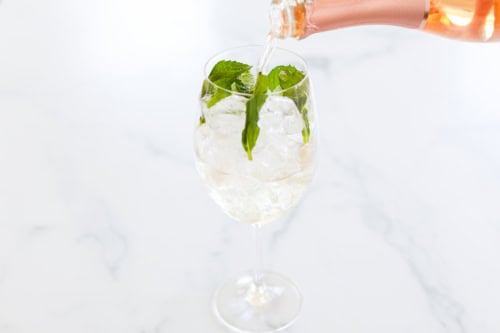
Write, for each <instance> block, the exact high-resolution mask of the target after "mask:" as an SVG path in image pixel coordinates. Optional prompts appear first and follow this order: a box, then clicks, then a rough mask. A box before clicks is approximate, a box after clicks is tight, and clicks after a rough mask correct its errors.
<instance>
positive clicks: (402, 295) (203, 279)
mask: <svg viewBox="0 0 500 333" xmlns="http://www.w3.org/2000/svg"><path fill="white" fill-rule="evenodd" d="M267 10H268V1H267V0H259V1H250V0H247V1H230V0H213V1H195V0H182V1H178V2H175V3H174V2H173V1H168V0H167V1H160V0H145V1H132V0H89V1H63V0H46V1H34V0H16V1H14V0H2V1H1V2H0V332H1V333H32V332H37V333H59V332H61V333H63V332H72V333H87V332H92V333H101V332H102V333H111V332H113V333H114V332H120V333H165V332H169V333H170V332H175V333H177V332H182V333H184V332H189V333H191V332H193V333H195V332H196V333H199V332H207V333H208V332H225V330H224V329H223V328H222V327H221V326H220V325H219V324H218V323H217V321H216V320H215V319H214V317H213V315H212V312H211V309H210V300H211V297H212V293H213V291H214V290H215V288H216V287H217V286H218V285H219V284H220V283H221V282H222V281H224V280H225V279H226V278H228V277H230V276H232V275H233V274H236V273H238V272H240V271H242V270H245V269H247V268H249V267H250V265H251V264H252V253H253V252H252V248H251V247H252V242H251V233H250V227H249V226H247V225H243V224H239V223H236V222H233V221H231V220H230V219H229V218H228V217H226V216H225V215H224V214H223V213H222V212H221V210H220V209H219V208H218V207H217V206H216V205H215V204H214V203H213V202H212V201H211V200H210V198H209V196H208V194H207V192H206V191H205V189H204V188H203V186H202V184H201V183H200V180H199V177H198V175H197V174H196V171H195V169H194V162H193V153H192V130H193V128H194V121H195V119H196V115H197V113H198V100H197V98H198V95H199V91H200V85H201V82H202V80H203V67H204V63H205V61H206V60H207V59H208V58H209V57H210V56H212V55H213V54H214V53H216V52H218V51H220V50H222V49H225V48H229V47H232V46H239V45H243V44H248V43H263V42H264V39H265V34H266V31H267V27H268V21H267ZM280 45H281V46H282V47H286V48H289V49H292V50H295V51H296V52H298V53H300V54H301V55H303V56H304V57H305V59H306V60H307V61H308V62H309V64H310V70H311V77H312V80H313V83H314V88H315V97H316V106H317V112H318V115H319V117H320V124H319V125H320V127H321V147H320V149H321V160H320V166H319V170H318V175H317V177H316V179H315V182H314V184H313V186H312V188H311V190H310V191H309V193H308V195H307V196H306V197H305V198H304V200H303V201H302V203H301V204H300V206H299V207H298V208H297V209H296V210H294V211H293V212H292V213H291V214H290V215H289V216H288V217H286V218H284V219H282V220H280V221H277V222H275V223H274V224H272V225H269V226H268V227H266V229H265V230H267V233H266V235H267V236H266V243H265V244H266V245H265V246H266V264H267V266H268V267H270V268H271V269H274V270H277V271H280V272H284V273H286V274H287V275H288V276H290V277H292V278H293V279H294V280H295V281H296V282H297V283H298V284H299V286H300V288H301V290H302V292H303V294H304V297H305V303H304V308H303V312H302V315H301V317H300V319H299V320H298V321H297V323H296V325H295V326H294V327H293V328H291V329H289V330H288V331H287V332H290V333H298V332H301V333H302V332H349V333H365V332H383V333H400V332H405V333H423V332H425V333H438V332H439V333H455V332H457V333H465V332H467V333H469V332H471V333H497V332H499V330H500V315H499V310H500V282H499V281H500V259H499V256H500V99H499V96H500V44H489V45H484V44H471V43H463V42H457V41H450V40H447V39H444V38H440V37H436V36H432V35H428V34H424V33H421V32H418V31H410V30H404V29H399V28H393V27H357V28H349V29H343V30H339V31H334V32H328V33H323V34H318V35H316V36H311V37H310V38H308V39H306V40H303V41H300V42H297V41H286V42H281V43H280Z"/></svg>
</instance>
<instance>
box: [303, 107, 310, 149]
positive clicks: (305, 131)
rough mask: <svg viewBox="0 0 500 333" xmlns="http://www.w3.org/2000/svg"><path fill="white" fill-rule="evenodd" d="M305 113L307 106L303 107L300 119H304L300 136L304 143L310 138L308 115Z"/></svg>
mask: <svg viewBox="0 0 500 333" xmlns="http://www.w3.org/2000/svg"><path fill="white" fill-rule="evenodd" d="M307 113H308V110H307V108H303V109H302V119H303V120H304V128H303V129H302V138H303V139H304V143H309V140H310V139H311V128H310V126H309V117H308V116H307Z"/></svg>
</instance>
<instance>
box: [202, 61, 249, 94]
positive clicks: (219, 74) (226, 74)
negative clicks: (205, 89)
mask: <svg viewBox="0 0 500 333" xmlns="http://www.w3.org/2000/svg"><path fill="white" fill-rule="evenodd" d="M250 68H252V66H250V65H247V64H244V63H241V62H238V61H233V60H221V61H219V62H218V63H216V64H215V66H214V68H212V70H211V71H210V74H209V75H208V79H209V80H210V81H212V82H214V83H216V81H218V80H220V79H227V78H232V80H233V81H235V80H236V78H237V77H238V76H240V75H241V74H243V73H245V72H248V71H249V70H250ZM224 88H228V87H224Z"/></svg>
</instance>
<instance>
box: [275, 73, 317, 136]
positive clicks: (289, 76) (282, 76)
mask: <svg viewBox="0 0 500 333" xmlns="http://www.w3.org/2000/svg"><path fill="white" fill-rule="evenodd" d="M268 77H269V89H271V90H272V91H280V90H286V89H288V90H286V91H284V92H283V93H282V95H283V96H286V97H289V98H290V99H292V100H293V102H294V103H295V105H296V106H297V109H298V110H299V112H300V113H301V114H302V119H303V120H304V129H303V130H302V137H303V139H304V143H308V142H309V139H310V137H311V129H310V127H309V117H308V115H307V113H308V110H307V108H306V107H305V105H306V102H307V99H308V98H309V96H308V91H309V81H304V82H303V83H302V84H301V85H300V86H298V87H297V88H294V89H289V88H291V87H293V86H295V85H297V84H299V83H300V82H301V81H302V80H304V77H305V74H304V72H302V71H300V70H298V69H297V68H295V67H294V66H290V65H289V66H277V67H275V68H273V70H271V72H269V74H268Z"/></svg>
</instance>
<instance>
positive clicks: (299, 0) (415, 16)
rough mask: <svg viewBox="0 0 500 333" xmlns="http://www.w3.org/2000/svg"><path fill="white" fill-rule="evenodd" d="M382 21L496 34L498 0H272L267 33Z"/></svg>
mask: <svg viewBox="0 0 500 333" xmlns="http://www.w3.org/2000/svg"><path fill="white" fill-rule="evenodd" d="M366 24H386V25H394V26H401V27H406V28H414V29H420V30H422V31H426V32H430V33H434V34H438V35H441V36H445V37H450V38H455V39H460V40H466V41H477V42H486V41H498V40H500V0H405V1H391V0H359V1H347V0H312V1H311V0H309V1H303V0H273V2H272V5H271V33H270V34H271V35H272V36H274V37H277V38H288V37H293V38H299V39H303V38H306V37H308V36H309V35H311V34H314V33H318V32H322V31H328V30H333V29H338V28H343V27H349V26H356V25H366Z"/></svg>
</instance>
